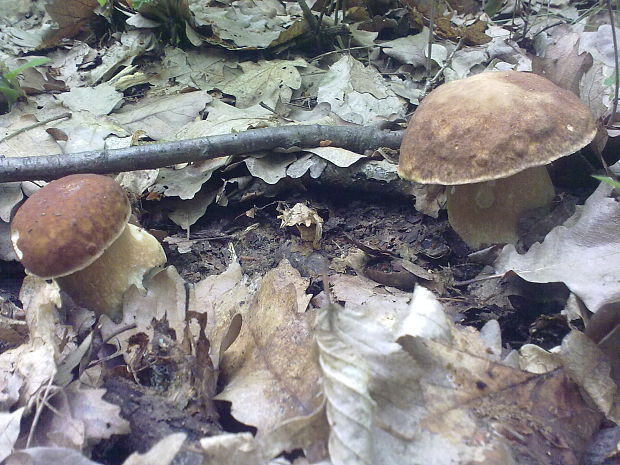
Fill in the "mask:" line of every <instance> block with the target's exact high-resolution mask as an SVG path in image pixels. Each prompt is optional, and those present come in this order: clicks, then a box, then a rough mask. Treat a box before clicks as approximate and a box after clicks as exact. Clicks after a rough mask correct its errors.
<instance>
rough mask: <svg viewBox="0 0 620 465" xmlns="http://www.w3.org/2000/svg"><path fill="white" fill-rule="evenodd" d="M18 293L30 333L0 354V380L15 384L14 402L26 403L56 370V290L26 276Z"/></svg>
mask: <svg viewBox="0 0 620 465" xmlns="http://www.w3.org/2000/svg"><path fill="white" fill-rule="evenodd" d="M19 297H20V299H21V301H22V303H23V306H24V310H25V312H26V323H27V324H28V330H29V334H30V337H29V341H28V342H27V343H25V344H22V345H20V346H19V347H16V348H15V349H11V350H7V351H5V352H3V353H2V354H0V380H1V379H10V380H11V384H12V385H13V386H19V399H20V401H19V403H18V405H20V406H23V405H29V406H30V405H32V404H33V403H34V401H35V400H36V396H35V394H36V393H37V392H38V391H39V390H40V389H41V388H42V387H43V386H45V385H47V384H48V383H49V382H50V380H52V379H53V378H54V375H55V374H56V362H57V359H58V357H59V349H58V343H59V339H58V335H57V322H58V313H57V310H56V309H57V308H58V307H60V294H59V290H58V286H56V285H55V284H53V283H47V282H45V280H43V279H40V278H35V277H32V276H26V278H24V282H23V284H22V288H21V291H20V296H19ZM7 395H9V393H7ZM7 400H8V399H7ZM13 401H14V399H13Z"/></svg>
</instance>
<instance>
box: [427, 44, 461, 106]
mask: <svg viewBox="0 0 620 465" xmlns="http://www.w3.org/2000/svg"><path fill="white" fill-rule="evenodd" d="M463 40H464V38H463V37H461V38H460V39H459V41H458V43H457V44H456V47H455V48H454V50H452V53H450V56H449V57H448V58H447V59H446V61H445V62H444V64H443V65H441V68H439V71H437V73H435V76H433V78H432V79H430V80H427V81H426V84H425V85H424V91H423V92H422V95H423V96H424V95H426V93H427V92H428V89H429V88H430V87H431V86H433V85H434V84H435V82H437V80H439V77H440V76H441V74H442V73H443V72H444V71H445V70H446V68H447V67H448V66H449V65H450V64H451V63H452V59H453V58H454V55H456V52H457V51H458V50H459V49H460V48H461V46H462V45H463Z"/></svg>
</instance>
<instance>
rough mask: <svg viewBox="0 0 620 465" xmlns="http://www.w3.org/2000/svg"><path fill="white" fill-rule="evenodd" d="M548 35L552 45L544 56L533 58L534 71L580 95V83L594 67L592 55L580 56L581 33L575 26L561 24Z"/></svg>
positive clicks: (584, 54)
mask: <svg viewBox="0 0 620 465" xmlns="http://www.w3.org/2000/svg"><path fill="white" fill-rule="evenodd" d="M548 34H549V37H548V39H547V40H548V41H549V42H550V43H549V44H548V45H547V47H546V49H545V50H544V52H543V53H544V55H543V56H541V57H539V56H534V57H533V58H532V68H533V71H534V72H536V73H537V74H540V75H541V76H545V77H546V78H547V79H549V80H550V81H552V82H554V83H556V84H557V85H558V86H560V87H563V88H564V89H568V90H570V91H571V92H573V93H574V94H575V95H579V83H580V82H581V78H582V77H583V75H584V73H585V72H586V71H587V70H588V69H589V68H590V67H591V66H592V55H590V54H589V53H581V54H579V39H580V33H579V32H578V30H577V28H576V27H574V26H570V25H568V24H560V25H558V26H556V27H553V28H551V29H550V30H549V31H548Z"/></svg>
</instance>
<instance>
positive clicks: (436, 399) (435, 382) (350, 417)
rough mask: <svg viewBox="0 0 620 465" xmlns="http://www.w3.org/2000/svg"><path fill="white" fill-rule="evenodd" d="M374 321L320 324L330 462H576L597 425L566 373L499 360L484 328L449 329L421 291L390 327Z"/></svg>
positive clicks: (358, 313) (348, 313) (325, 319)
mask: <svg viewBox="0 0 620 465" xmlns="http://www.w3.org/2000/svg"><path fill="white" fill-rule="evenodd" d="M384 308H385V307H384ZM376 313H377V312H374V313H373V312H368V311H367V309H360V308H354V306H353V305H350V306H348V307H347V308H344V309H343V308H341V307H338V306H335V305H331V306H330V307H328V308H327V309H323V310H321V312H320V315H319V323H318V325H319V330H318V333H317V341H318V344H319V353H320V357H321V368H322V370H323V373H324V383H325V395H326V397H327V401H328V406H327V414H328V419H329V421H330V425H331V429H332V431H331V434H330V442H329V451H330V457H331V460H332V462H333V463H334V465H339V464H349V463H360V464H364V463H368V464H376V463H381V464H398V465H407V464H411V465H414V464H420V463H434V464H438V465H443V464H446V465H447V464H453V463H478V464H485V465H496V464H499V463H501V464H517V463H538V464H549V465H550V464H553V463H563V464H574V465H577V464H578V463H579V457H580V456H581V454H582V453H583V450H584V448H585V444H586V443H587V441H588V440H589V438H590V435H591V434H592V432H593V431H594V430H595V429H596V428H597V426H598V421H599V418H600V416H599V414H598V413H597V412H594V411H593V410H592V409H591V408H589V407H588V406H587V405H586V404H585V402H584V401H583V399H582V398H581V395H580V393H579V390H578V389H577V387H576V386H575V385H574V384H573V383H571V382H570V380H569V378H568V376H567V375H566V374H565V373H564V372H562V371H561V370H556V371H554V372H552V373H549V374H545V375H534V374H530V373H526V372H523V371H520V370H516V369H513V368H510V367H508V366H506V365H503V364H501V363H498V362H496V361H495V359H497V356H496V355H494V354H493V351H492V350H489V347H488V344H489V343H491V345H492V346H495V345H496V342H497V341H496V340H495V339H496V337H495V336H493V331H492V328H491V329H489V330H485V332H489V331H490V335H491V336H492V337H490V338H489V337H487V340H486V341H485V340H484V339H483V338H482V337H481V335H480V334H479V333H478V332H477V331H475V330H473V329H471V328H465V329H457V328H456V327H454V326H453V324H452V323H451V322H450V320H449V319H448V318H447V317H446V316H445V315H444V314H443V311H442V309H441V305H440V304H439V303H438V302H437V300H436V299H435V298H434V297H433V296H432V294H431V293H430V292H429V291H427V290H425V289H424V288H421V287H418V288H416V291H415V293H414V298H413V302H412V305H411V308H410V309H409V310H408V311H404V312H403V311H401V312H394V317H395V318H396V320H397V321H396V322H394V323H393V324H392V325H387V326H386V325H381V324H377V323H376V319H375V318H376ZM398 335H400V337H398ZM396 340H398V342H399V344H396V343H395V341H396Z"/></svg>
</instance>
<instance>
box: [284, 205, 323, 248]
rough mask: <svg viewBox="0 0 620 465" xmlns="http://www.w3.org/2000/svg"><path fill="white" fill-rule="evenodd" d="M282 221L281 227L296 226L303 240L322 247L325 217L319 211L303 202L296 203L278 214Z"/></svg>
mask: <svg viewBox="0 0 620 465" xmlns="http://www.w3.org/2000/svg"><path fill="white" fill-rule="evenodd" d="M278 219H279V220H280V221H281V222H282V223H281V224H280V227H281V228H283V227H285V226H294V227H296V228H297V230H298V231H299V235H300V236H301V240H302V241H305V242H312V246H313V247H314V248H315V249H318V248H319V247H320V243H321V237H323V218H321V217H320V216H319V214H318V213H317V211H316V210H315V209H313V208H310V207H308V206H307V205H306V204H303V203H296V204H295V205H293V207H292V208H287V209H284V211H282V214H280V215H278Z"/></svg>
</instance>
